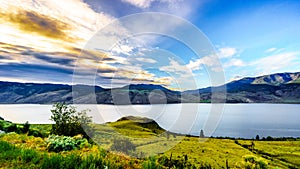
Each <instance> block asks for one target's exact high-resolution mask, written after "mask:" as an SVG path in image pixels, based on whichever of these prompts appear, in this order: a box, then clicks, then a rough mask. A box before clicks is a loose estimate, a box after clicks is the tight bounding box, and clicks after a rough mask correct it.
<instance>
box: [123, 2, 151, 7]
mask: <svg viewBox="0 0 300 169" xmlns="http://www.w3.org/2000/svg"><path fill="white" fill-rule="evenodd" d="M122 1H123V2H126V3H129V4H131V5H134V6H136V7H138V8H149V7H150V5H151V3H152V2H153V1H154V0H122Z"/></svg>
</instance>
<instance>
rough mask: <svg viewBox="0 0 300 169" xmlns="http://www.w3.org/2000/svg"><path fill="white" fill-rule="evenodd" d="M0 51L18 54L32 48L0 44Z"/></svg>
mask: <svg viewBox="0 0 300 169" xmlns="http://www.w3.org/2000/svg"><path fill="white" fill-rule="evenodd" d="M0 49H3V50H5V51H7V52H20V51H24V50H32V48H30V47H27V46H21V45H13V44H9V43H3V42H0Z"/></svg>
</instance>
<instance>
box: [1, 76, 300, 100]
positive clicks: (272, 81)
mask: <svg viewBox="0 0 300 169" xmlns="http://www.w3.org/2000/svg"><path fill="white" fill-rule="evenodd" d="M212 91H213V92H214V95H212ZM224 93H225V94H226V95H224ZM222 94H223V95H222ZM212 96H213V97H214V99H212ZM223 96H226V98H225V97H224V99H222V98H223ZM212 100H213V101H214V102H224V101H226V102H227V103H300V72H297V73H277V74H271V75H265V76H259V77H246V78H243V79H240V80H236V81H232V82H230V83H227V84H225V85H221V86H217V87H207V88H202V89H197V90H188V91H183V92H179V91H173V90H170V89H167V88H165V87H163V86H160V85H153V84H131V85H127V86H124V87H120V88H113V89H104V88H101V87H99V86H87V85H73V86H71V85H63V84H37V83H16V82H0V103H2V104H28V103H31V104H53V103H55V102H66V103H81V104H94V103H98V104H120V105H123V104H164V103H199V102H211V101H212Z"/></svg>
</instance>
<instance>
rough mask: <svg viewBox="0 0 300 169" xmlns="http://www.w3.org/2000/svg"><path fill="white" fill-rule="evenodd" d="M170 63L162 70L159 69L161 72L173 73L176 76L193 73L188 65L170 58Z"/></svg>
mask: <svg viewBox="0 0 300 169" xmlns="http://www.w3.org/2000/svg"><path fill="white" fill-rule="evenodd" d="M169 61H170V63H169V65H167V66H162V67H161V68H159V70H161V71H165V72H171V73H175V74H183V73H187V72H191V70H190V69H189V67H188V66H187V65H185V64H180V63H178V62H177V61H176V60H174V59H171V58H169Z"/></svg>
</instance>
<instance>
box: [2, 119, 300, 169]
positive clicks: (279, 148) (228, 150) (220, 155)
mask: <svg viewBox="0 0 300 169" xmlns="http://www.w3.org/2000/svg"><path fill="white" fill-rule="evenodd" d="M143 120H145V119H142V121H141V119H122V120H119V121H117V122H113V123H108V124H106V125H100V124H98V125H95V127H96V137H95V138H96V140H97V142H99V143H100V144H101V147H102V148H105V149H109V147H110V145H111V140H112V138H115V137H120V134H121V135H123V136H124V135H125V136H127V137H128V138H129V139H130V140H131V141H132V142H133V143H134V144H135V145H136V146H137V152H138V153H140V152H143V153H144V155H153V154H159V153H160V154H159V155H157V158H159V157H161V156H166V157H168V158H170V157H171V156H172V158H173V159H176V158H182V157H183V156H184V155H187V158H188V161H189V162H191V163H193V164H195V165H196V166H201V164H210V165H211V166H212V167H214V168H221V167H225V166H226V160H227V161H228V165H229V167H231V168H233V167H235V168H238V166H240V165H241V164H242V162H243V157H244V156H245V155H254V156H257V157H262V158H263V159H264V160H265V161H267V162H268V163H269V166H271V167H270V168H274V167H275V166H277V167H280V168H288V166H300V141H254V144H255V146H254V150H253V151H251V150H249V149H247V148H244V147H242V146H241V145H238V144H236V142H235V141H234V140H228V139H212V138H209V139H199V138H196V137H184V136H179V135H174V134H172V133H166V132H165V131H164V130H163V129H161V128H160V127H159V126H158V125H157V124H156V123H153V122H151V121H150V122H149V121H143ZM31 127H33V128H37V129H39V130H49V129H50V125H32V126H31ZM0 140H2V141H6V142H9V143H13V144H14V145H15V146H16V147H18V148H26V149H33V150H35V151H38V152H39V153H46V154H49V153H47V152H46V145H45V142H44V140H43V139H41V138H35V137H32V136H30V137H28V136H26V135H17V134H6V135H3V136H1V138H0ZM251 142H252V141H249V140H239V143H240V144H247V145H249V144H251ZM96 147H97V146H93V147H89V148H84V149H82V150H75V151H71V152H64V153H61V154H65V155H66V154H67V155H68V154H72V153H75V154H81V155H84V154H89V153H91V154H93V153H94V154H95V153H96V152H97V151H98V148H96ZM50 154H51V153H50ZM108 154H109V158H108V157H107V159H106V160H107V161H114V162H115V163H118V164H119V163H121V164H122V165H125V166H127V167H129V168H132V167H133V166H134V167H135V168H141V167H142V163H143V160H139V159H136V158H129V157H127V156H126V155H121V156H120V154H113V153H108ZM114 159H118V160H114ZM120 159H122V160H120ZM14 163H16V164H19V162H18V160H17V162H14ZM8 164H10V163H9V162H3V161H0V166H2V165H4V167H5V166H6V167H7V165H8ZM22 165H23V163H22ZM26 165H27V164H26ZM8 166H9V167H11V165H8ZM2 167H3V166H2Z"/></svg>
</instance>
